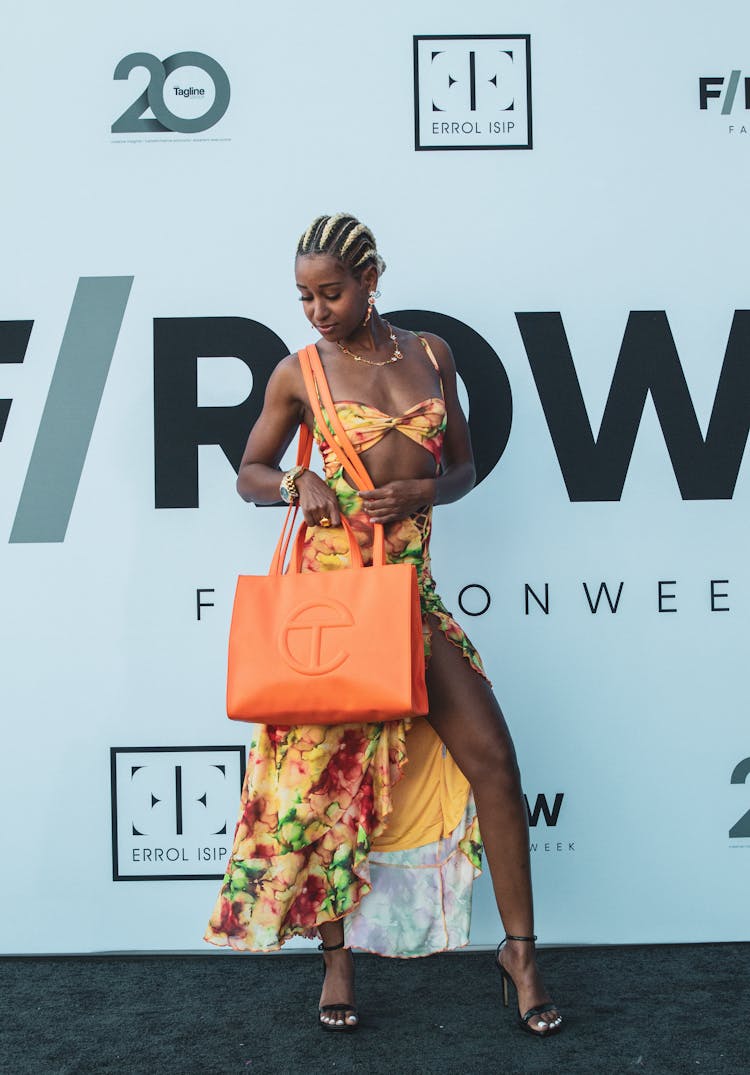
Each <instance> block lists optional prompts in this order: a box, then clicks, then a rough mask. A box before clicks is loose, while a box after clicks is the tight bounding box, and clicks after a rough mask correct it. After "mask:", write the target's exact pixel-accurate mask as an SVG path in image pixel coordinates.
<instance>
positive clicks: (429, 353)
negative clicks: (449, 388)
mask: <svg viewBox="0 0 750 1075" xmlns="http://www.w3.org/2000/svg"><path fill="white" fill-rule="evenodd" d="M414 335H415V336H416V337H417V339H418V340H419V342H420V343H421V344H422V346H423V347H424V349H425V351H426V352H427V357H428V358H429V360H430V362H431V363H432V364H433V366H434V367H435V369H436V370H437V375H438V377H439V378H440V395H441V396H442V397H443V399H445V389H444V388H443V375H442V373H441V372H440V366H438V361H437V359H436V358H435V356H434V354H433V353H432V348H431V347H430V345H429V343H428V342H427V340H426V339H425V338H424V336H422V335H420V333H419V332H415V333H414Z"/></svg>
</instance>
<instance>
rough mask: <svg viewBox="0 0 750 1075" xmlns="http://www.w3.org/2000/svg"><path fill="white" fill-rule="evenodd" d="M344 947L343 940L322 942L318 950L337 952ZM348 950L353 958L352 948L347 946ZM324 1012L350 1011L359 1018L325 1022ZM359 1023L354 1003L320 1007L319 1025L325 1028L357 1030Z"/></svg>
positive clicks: (324, 974)
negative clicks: (351, 1021) (326, 943)
mask: <svg viewBox="0 0 750 1075" xmlns="http://www.w3.org/2000/svg"><path fill="white" fill-rule="evenodd" d="M344 947H345V945H344V942H343V941H342V942H341V944H329V945H328V946H326V945H325V944H322V943H321V944H319V945H318V951H319V952H337V951H339V949H341V948H344ZM347 951H348V952H349V956H350V958H351V949H350V948H347ZM325 976H326V967H325V965H324V966H323V978H324V979H325ZM324 1012H341V1013H342V1014H343V1013H344V1012H348V1013H349V1015H353V1016H354V1018H355V1019H356V1020H357V1022H356V1023H347V1021H346V1018H344V1019H343V1021H342V1022H340V1023H325V1022H323V1018H322V1016H323V1013H324ZM358 1025H359V1016H358V1014H357V1009H356V1008H355V1007H354V1005H353V1004H321V1005H320V1006H319V1007H318V1026H320V1027H322V1029H323V1030H336V1031H338V1030H356V1029H357V1026H358Z"/></svg>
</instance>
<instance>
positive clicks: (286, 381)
mask: <svg viewBox="0 0 750 1075" xmlns="http://www.w3.org/2000/svg"><path fill="white" fill-rule="evenodd" d="M304 389H305V382H304V380H303V377H302V370H301V369H300V364H299V358H298V357H297V354H296V352H295V353H294V354H291V355H287V356H286V357H285V358H282V359H281V360H280V362H278V363H277V364H276V366H275V367H274V370H273V373H272V374H271V376H270V378H269V380H268V392H269V394H271V395H273V396H276V397H279V398H286V399H295V400H301V399H303V398H306V393H305V390H304Z"/></svg>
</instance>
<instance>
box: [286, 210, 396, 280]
mask: <svg viewBox="0 0 750 1075" xmlns="http://www.w3.org/2000/svg"><path fill="white" fill-rule="evenodd" d="M305 254H328V255H329V256H330V257H334V258H338V260H339V261H340V262H341V263H342V265H345V266H346V268H347V269H349V271H350V272H352V273H354V274H355V275H359V273H361V272H362V270H363V269H365V268H367V266H368V265H369V264H373V265H374V266H375V268H376V269H377V270H378V275H380V276H382V274H383V273H384V272H385V262H384V261H383V259H382V258H381V256H380V254H379V253H378V248H377V245H376V243H375V236H374V235H373V234H372V232H371V231H370V229H369V228H368V227H367V225H366V224H362V223H361V222H360V221H359V220H357V219H356V217H353V216H350V215H349V214H348V213H333V214H332V215H331V216H319V217H316V218H315V220H313V222H312V224H311V225H310V227H309V228H308V229H307V231H305V232H303V234H302V235H301V236H300V240H299V242H298V243H297V257H300V256H301V255H305Z"/></svg>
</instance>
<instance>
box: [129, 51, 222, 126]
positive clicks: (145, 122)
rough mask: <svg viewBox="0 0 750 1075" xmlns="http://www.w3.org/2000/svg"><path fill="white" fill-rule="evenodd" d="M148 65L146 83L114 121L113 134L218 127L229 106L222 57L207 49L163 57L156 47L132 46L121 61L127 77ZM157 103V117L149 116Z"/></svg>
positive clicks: (146, 67) (153, 113)
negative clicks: (153, 50)
mask: <svg viewBox="0 0 750 1075" xmlns="http://www.w3.org/2000/svg"><path fill="white" fill-rule="evenodd" d="M140 67H145V69H146V71H147V72H148V76H149V81H148V85H147V86H146V89H145V90H144V91H143V92H142V93H141V94H139V95H138V97H136V98H135V100H134V101H133V102H132V104H130V105H128V107H127V108H126V109H125V111H124V112H123V113H122V115H121V116H119V117H118V118H117V119H116V120H115V121H114V123H113V124H112V133H113V134H155V133H164V132H165V131H171V132H173V133H175V134H195V133H197V132H199V131H207V130H208V129H209V128H210V127H215V126H216V124H217V123H218V122H219V120H220V119H221V118H222V116H223V115H224V113H225V112H226V110H227V108H228V107H229V98H230V87H229V79H228V78H227V73H226V71H225V70H224V68H223V67H222V66H221V64H220V63H217V61H216V60H214V59H213V58H212V57H211V56H206V54H205V53H203V52H176V53H175V54H174V55H173V56H167V58H166V59H165V60H159V59H158V58H157V57H156V56H153V55H152V54H151V53H150V52H131V53H130V54H129V55H128V56H124V57H123V58H122V59H121V60H120V62H119V63H118V65H117V67H115V71H114V76H113V77H114V78H115V79H116V80H118V81H121V80H122V81H127V80H128V79H129V78H130V74H131V72H132V71H135V70H136V69H137V68H140ZM148 109H151V113H152V116H153V118H152V117H149V116H144V113H145V112H146V111H147V110H148Z"/></svg>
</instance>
